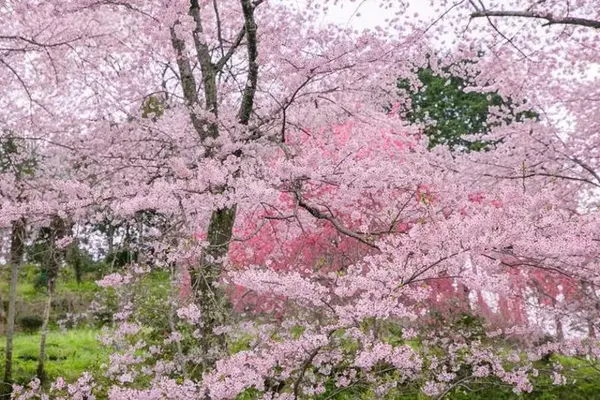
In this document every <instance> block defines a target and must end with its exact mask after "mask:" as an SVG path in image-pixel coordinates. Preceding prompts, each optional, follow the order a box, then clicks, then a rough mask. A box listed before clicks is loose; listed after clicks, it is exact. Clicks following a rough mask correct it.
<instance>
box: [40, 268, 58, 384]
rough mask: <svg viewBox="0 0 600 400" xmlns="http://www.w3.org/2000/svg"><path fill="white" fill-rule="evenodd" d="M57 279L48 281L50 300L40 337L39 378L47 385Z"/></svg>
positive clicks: (45, 309) (48, 300)
mask: <svg viewBox="0 0 600 400" xmlns="http://www.w3.org/2000/svg"><path fill="white" fill-rule="evenodd" d="M54 287H55V278H54V277H51V278H49V279H48V298H47V299H46V305H45V306H44V317H43V318H44V319H43V323H42V333H41V337H40V355H39V358H38V367H37V377H38V379H39V380H40V382H41V383H42V384H44V383H46V381H47V380H48V376H47V374H46V370H45V368H44V361H45V360H46V338H47V337H48V323H49V322H50V311H51V310H52V299H53V298H54Z"/></svg>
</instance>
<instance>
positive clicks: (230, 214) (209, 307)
mask: <svg viewBox="0 0 600 400" xmlns="http://www.w3.org/2000/svg"><path fill="white" fill-rule="evenodd" d="M235 214H236V207H232V208H226V209H219V210H216V211H214V212H213V213H212V216H211V220H210V224H209V227H208V238H207V239H208V243H209V247H208V249H207V250H206V257H205V259H204V260H203V261H202V262H201V263H200V266H199V268H197V269H195V270H193V271H192V274H191V278H192V287H193V289H194V293H195V299H196V304H197V305H198V306H199V308H200V310H201V312H202V324H203V325H202V339H201V341H200V346H201V349H202V353H203V355H204V357H205V362H204V364H205V367H209V366H211V365H212V364H213V363H214V362H215V361H216V360H217V359H218V358H219V357H220V356H222V355H223V353H224V352H226V351H227V344H226V342H225V339H224V337H223V336H222V335H216V334H215V333H214V332H213V330H214V328H215V327H217V326H219V325H222V324H224V323H225V322H226V320H227V316H228V314H229V308H230V307H229V301H228V299H227V296H226V295H225V293H224V291H223V289H222V288H220V287H218V283H219V278H220V276H221V266H222V261H221V259H222V258H223V257H224V256H226V255H227V252H228V250H229V242H230V241H231V236H232V231H233V224H234V222H235Z"/></svg>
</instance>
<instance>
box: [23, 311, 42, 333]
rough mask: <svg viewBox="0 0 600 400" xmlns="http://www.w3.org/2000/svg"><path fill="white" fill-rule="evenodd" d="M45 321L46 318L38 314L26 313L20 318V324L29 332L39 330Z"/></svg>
mask: <svg viewBox="0 0 600 400" xmlns="http://www.w3.org/2000/svg"><path fill="white" fill-rule="evenodd" d="M43 323H44V320H43V319H42V317H40V316H38V315H26V316H24V317H21V318H19V326H20V327H21V329H22V330H23V331H25V332H27V333H33V332H36V331H38V330H39V329H40V328H41V327H42V324H43Z"/></svg>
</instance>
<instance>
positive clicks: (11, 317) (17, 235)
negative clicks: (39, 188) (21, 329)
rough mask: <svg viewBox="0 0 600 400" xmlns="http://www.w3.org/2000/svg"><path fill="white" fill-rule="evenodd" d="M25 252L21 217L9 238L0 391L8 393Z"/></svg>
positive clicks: (13, 226)
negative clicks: (9, 274) (8, 271)
mask: <svg viewBox="0 0 600 400" xmlns="http://www.w3.org/2000/svg"><path fill="white" fill-rule="evenodd" d="M24 254H25V220H24V219H23V218H21V219H19V220H17V221H14V222H13V224H12V231H11V238H10V266H11V276H10V294H9V297H8V315H7V319H6V353H5V359H4V384H5V385H3V386H4V387H3V388H2V390H1V391H0V393H10V392H11V389H12V388H11V386H10V384H11V383H12V359H13V337H14V332H15V318H16V305H17V283H18V280H19V269H20V267H21V263H22V262H23V255H24Z"/></svg>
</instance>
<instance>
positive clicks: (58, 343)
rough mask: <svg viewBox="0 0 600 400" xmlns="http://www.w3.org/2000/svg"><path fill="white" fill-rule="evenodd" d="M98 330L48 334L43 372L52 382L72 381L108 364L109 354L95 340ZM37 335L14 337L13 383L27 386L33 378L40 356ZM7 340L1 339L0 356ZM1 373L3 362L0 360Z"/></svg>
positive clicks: (38, 335)
mask: <svg viewBox="0 0 600 400" xmlns="http://www.w3.org/2000/svg"><path fill="white" fill-rule="evenodd" d="M98 333H99V331H97V330H70V331H65V332H61V331H51V332H49V333H48V339H47V350H46V353H47V355H48V358H47V360H46V371H47V373H48V376H49V377H50V379H51V380H54V379H56V378H57V377H59V376H62V377H64V378H65V379H66V380H74V379H76V378H77V377H79V375H80V374H81V373H82V372H84V371H93V370H96V369H98V367H99V366H100V365H101V364H102V363H104V362H106V361H107V360H108V353H107V352H106V350H105V349H104V348H103V347H102V346H101V345H100V343H99V342H98V340H97V335H98ZM39 345H40V334H39V333H36V334H31V335H28V334H17V335H16V336H15V339H14V342H13V346H14V355H13V357H14V358H13V360H14V361H13V362H14V364H13V379H14V381H15V382H17V383H26V382H29V381H30V380H31V379H32V378H34V377H35V372H36V368H37V360H38V355H39ZM5 348H6V337H1V338H0V353H1V354H4V350H5ZM0 369H1V370H3V369H4V359H2V360H0Z"/></svg>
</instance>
